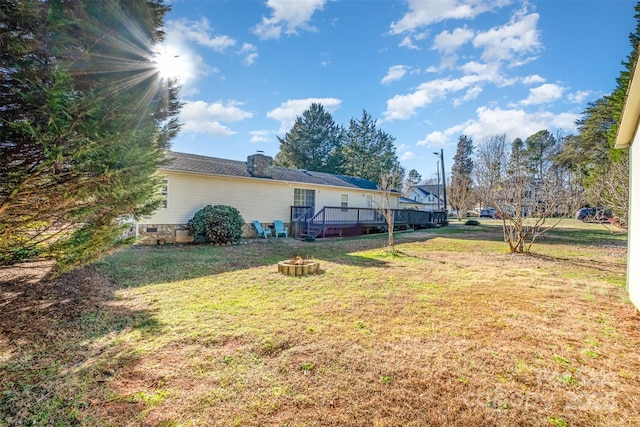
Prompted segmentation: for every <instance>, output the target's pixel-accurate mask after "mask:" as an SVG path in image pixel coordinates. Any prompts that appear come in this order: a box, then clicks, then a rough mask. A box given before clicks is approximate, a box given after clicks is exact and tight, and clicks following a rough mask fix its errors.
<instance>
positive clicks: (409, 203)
mask: <svg viewBox="0 0 640 427" xmlns="http://www.w3.org/2000/svg"><path fill="white" fill-rule="evenodd" d="M428 206H429V205H427V204H426V203H422V202H418V201H416V200H414V199H410V198H408V197H402V196H400V197H399V198H398V208H400V209H413V210H416V211H426V210H428V209H427V207H428Z"/></svg>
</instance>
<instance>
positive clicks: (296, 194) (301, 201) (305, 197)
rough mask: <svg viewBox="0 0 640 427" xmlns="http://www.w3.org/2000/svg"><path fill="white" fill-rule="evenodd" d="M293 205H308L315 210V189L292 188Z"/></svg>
mask: <svg viewBox="0 0 640 427" xmlns="http://www.w3.org/2000/svg"><path fill="white" fill-rule="evenodd" d="M293 205H294V206H310V207H312V208H313V210H314V212H315V206H316V190H308V189H306V188H294V189H293Z"/></svg>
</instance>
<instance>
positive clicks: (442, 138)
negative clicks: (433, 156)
mask: <svg viewBox="0 0 640 427" xmlns="http://www.w3.org/2000/svg"><path fill="white" fill-rule="evenodd" d="M448 138H449V135H448V134H445V133H444V132H440V131H436V132H431V133H430V134H429V135H427V136H426V137H425V138H424V139H422V140H420V141H418V142H417V143H416V145H426V146H429V147H440V146H443V145H444V144H445V143H446V142H447V139H448Z"/></svg>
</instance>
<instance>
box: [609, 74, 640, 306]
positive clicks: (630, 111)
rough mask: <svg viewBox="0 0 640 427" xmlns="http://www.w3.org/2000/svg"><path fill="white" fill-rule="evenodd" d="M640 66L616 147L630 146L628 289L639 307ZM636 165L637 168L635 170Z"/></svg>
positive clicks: (620, 126)
mask: <svg viewBox="0 0 640 427" xmlns="http://www.w3.org/2000/svg"><path fill="white" fill-rule="evenodd" d="M639 127H640V67H638V64H636V67H635V69H634V71H633V74H632V76H631V80H630V82H629V89H628V90H627V99H626V102H625V105H624V109H623V110H622V118H621V119H620V123H619V128H618V135H617V137H616V144H615V147H616V148H629V156H630V158H629V165H630V166H629V167H630V171H629V181H630V182H629V193H630V194H629V231H628V233H629V234H628V236H629V242H628V245H627V290H628V291H629V299H631V302H633V304H634V305H635V306H636V312H637V310H638V309H639V308H640V263H638V259H640V174H639V173H638V172H640V169H638V165H640V132H639V129H638V128H639ZM634 168H635V171H634Z"/></svg>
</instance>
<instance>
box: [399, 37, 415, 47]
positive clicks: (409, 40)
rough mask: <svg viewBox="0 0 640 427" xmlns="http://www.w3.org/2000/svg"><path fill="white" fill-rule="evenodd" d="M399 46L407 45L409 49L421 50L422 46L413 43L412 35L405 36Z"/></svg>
mask: <svg viewBox="0 0 640 427" xmlns="http://www.w3.org/2000/svg"><path fill="white" fill-rule="evenodd" d="M398 46H400V47H406V48H407V49H413V50H420V48H419V47H418V46H417V45H415V44H414V43H413V39H412V38H411V36H405V37H404V38H403V39H402V41H401V42H400V43H399V44H398Z"/></svg>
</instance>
